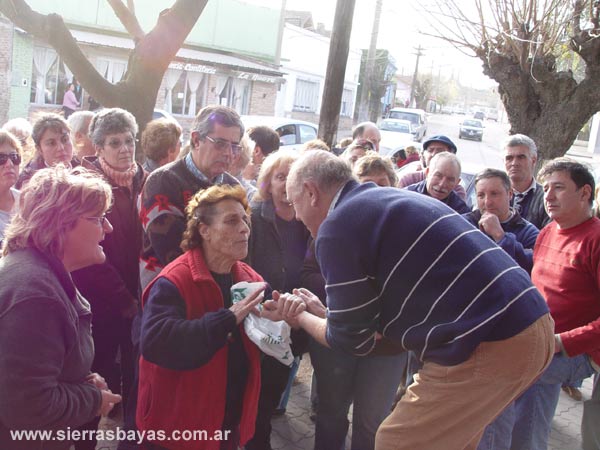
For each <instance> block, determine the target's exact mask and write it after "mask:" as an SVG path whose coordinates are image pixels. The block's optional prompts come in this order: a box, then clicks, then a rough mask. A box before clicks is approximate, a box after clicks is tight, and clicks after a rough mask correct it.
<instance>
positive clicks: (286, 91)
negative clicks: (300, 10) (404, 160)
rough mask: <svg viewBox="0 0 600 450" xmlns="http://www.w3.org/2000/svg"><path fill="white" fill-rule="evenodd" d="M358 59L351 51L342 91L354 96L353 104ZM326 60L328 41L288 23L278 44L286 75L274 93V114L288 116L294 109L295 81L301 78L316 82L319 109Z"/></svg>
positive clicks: (358, 67)
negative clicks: (280, 86) (283, 81)
mask: <svg viewBox="0 0 600 450" xmlns="http://www.w3.org/2000/svg"><path fill="white" fill-rule="evenodd" d="M360 56H361V52H360V50H358V49H350V53H349V55H348V62H347V65H346V76H345V77H344V89H350V90H352V92H353V93H354V101H353V104H354V105H355V104H356V90H357V87H358V75H359V72H360ZM328 58H329V38H328V37H325V36H322V35H320V34H317V33H314V32H312V31H308V30H305V29H303V28H300V27H296V26H294V25H290V24H288V23H286V24H285V29H284V31H283V41H282V44H281V66H282V67H281V71H282V72H284V73H285V75H284V78H285V80H286V82H285V84H284V85H283V86H282V88H281V89H280V90H279V92H278V93H277V100H276V104H275V114H276V115H278V116H289V115H290V114H291V112H292V108H293V106H294V94H295V92H296V79H298V78H300V79H303V80H308V81H316V82H318V83H319V91H320V92H319V106H318V108H317V112H316V113H317V114H318V113H319V111H320V108H321V100H322V98H323V88H324V86H325V72H326V70H327V60H328Z"/></svg>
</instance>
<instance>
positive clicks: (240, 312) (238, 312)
mask: <svg viewBox="0 0 600 450" xmlns="http://www.w3.org/2000/svg"><path fill="white" fill-rule="evenodd" d="M266 287H267V284H266V283H265V284H264V285H263V287H261V288H260V289H258V290H257V291H255V292H254V293H253V294H250V295H249V296H248V297H246V298H245V299H243V300H240V301H239V302H237V303H235V304H233V305H231V307H230V308H229V311H231V312H232V313H233V314H235V321H236V324H238V325H239V324H240V323H241V322H242V321H243V320H244V319H245V318H246V316H247V315H248V314H249V313H250V312H251V311H255V312H256V314H259V313H258V311H256V309H255V308H256V306H257V305H258V304H259V303H260V302H261V301H262V300H263V298H264V294H263V291H264V290H265V289H266Z"/></svg>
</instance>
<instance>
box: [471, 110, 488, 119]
mask: <svg viewBox="0 0 600 450" xmlns="http://www.w3.org/2000/svg"><path fill="white" fill-rule="evenodd" d="M473 118H475V119H478V120H485V113H484V112H483V111H476V112H475V114H473Z"/></svg>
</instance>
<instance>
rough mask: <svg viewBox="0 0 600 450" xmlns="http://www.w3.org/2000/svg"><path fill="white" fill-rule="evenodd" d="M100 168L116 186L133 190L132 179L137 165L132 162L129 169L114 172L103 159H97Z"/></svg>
mask: <svg viewBox="0 0 600 450" xmlns="http://www.w3.org/2000/svg"><path fill="white" fill-rule="evenodd" d="M98 161H99V162H100V167H101V168H102V171H103V172H104V173H105V174H106V175H107V176H108V178H110V179H111V180H112V181H114V182H115V184H116V185H117V186H121V187H126V188H129V190H130V191H131V190H133V189H132V188H133V177H134V176H135V174H136V173H137V164H136V163H135V162H134V163H133V164H132V165H131V167H130V168H129V169H127V170H125V171H120V170H115V169H114V168H112V167H111V166H110V165H109V164H108V163H107V162H106V160H105V159H104V158H102V157H99V158H98Z"/></svg>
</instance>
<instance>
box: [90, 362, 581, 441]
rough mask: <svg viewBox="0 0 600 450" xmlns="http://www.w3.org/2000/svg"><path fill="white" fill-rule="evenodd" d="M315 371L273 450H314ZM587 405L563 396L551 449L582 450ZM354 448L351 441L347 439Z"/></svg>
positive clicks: (299, 384) (305, 378)
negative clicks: (312, 397)
mask: <svg viewBox="0 0 600 450" xmlns="http://www.w3.org/2000/svg"><path fill="white" fill-rule="evenodd" d="M311 373H312V369H311V367H310V361H309V358H308V357H305V358H304V359H303V360H302V363H301V365H300V370H299V375H298V377H297V378H296V382H295V384H294V386H293V388H292V394H291V396H290V400H289V403H288V406H287V411H286V414H285V415H284V416H281V417H275V418H273V421H272V425H273V432H272V434H271V445H272V447H273V450H312V449H313V443H314V437H315V427H314V423H313V422H312V421H311V420H310V417H309V415H310V382H311ZM581 390H582V392H583V398H584V400H587V399H589V398H590V396H591V393H592V379H591V378H589V379H587V380H585V381H584V383H583V388H582V389H581ZM582 414H583V402H577V401H575V400H573V399H572V398H570V397H569V396H568V395H567V394H565V393H564V392H561V393H560V398H559V401H558V407H557V408H556V415H555V416H554V420H553V423H552V433H551V435H550V442H549V445H548V450H580V448H581V447H580V445H581V428H580V427H581V416H582ZM119 424H120V421H113V420H110V419H103V420H102V422H101V423H100V427H101V428H104V429H110V428H115V427H117V426H118V425H119ZM346 447H347V448H350V440H349V439H348V440H347V445H346ZM116 448H117V442H114V441H111V442H99V443H98V446H97V447H96V450H116Z"/></svg>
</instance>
